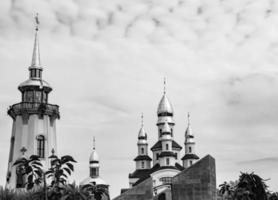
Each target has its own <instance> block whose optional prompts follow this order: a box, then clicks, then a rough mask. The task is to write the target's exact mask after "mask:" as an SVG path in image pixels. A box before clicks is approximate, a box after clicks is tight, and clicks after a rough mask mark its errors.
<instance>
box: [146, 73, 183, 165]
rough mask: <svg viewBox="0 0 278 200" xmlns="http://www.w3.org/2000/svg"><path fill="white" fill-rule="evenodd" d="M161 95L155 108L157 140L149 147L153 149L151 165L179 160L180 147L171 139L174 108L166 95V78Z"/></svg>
mask: <svg viewBox="0 0 278 200" xmlns="http://www.w3.org/2000/svg"><path fill="white" fill-rule="evenodd" d="M163 83H164V84H163V85H164V89H163V96H162V98H161V100H160V102H159V104H158V108H157V118H158V119H157V124H156V125H157V128H158V142H157V143H156V144H155V145H154V146H153V147H152V148H151V150H152V151H153V165H156V164H160V166H175V164H176V162H179V161H178V159H179V151H180V150H181V149H182V147H181V146H179V145H178V144H177V143H176V142H175V141H174V139H173V136H174V126H175V122H174V109H173V106H172V104H171V102H170V100H169V99H168V97H167V96H166V78H164V81H163Z"/></svg>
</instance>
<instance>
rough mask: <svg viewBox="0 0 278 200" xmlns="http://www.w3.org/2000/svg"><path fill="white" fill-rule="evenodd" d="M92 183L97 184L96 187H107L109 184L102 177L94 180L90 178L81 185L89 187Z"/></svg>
mask: <svg viewBox="0 0 278 200" xmlns="http://www.w3.org/2000/svg"><path fill="white" fill-rule="evenodd" d="M90 183H95V184H96V185H107V183H106V182H105V181H104V180H103V179H102V178H100V177H96V178H92V177H88V178H86V179H85V180H83V181H81V182H80V185H87V184H90Z"/></svg>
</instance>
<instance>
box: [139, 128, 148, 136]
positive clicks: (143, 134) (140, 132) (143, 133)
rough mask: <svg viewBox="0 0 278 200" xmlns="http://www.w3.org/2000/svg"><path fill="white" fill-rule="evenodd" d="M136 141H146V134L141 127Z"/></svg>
mask: <svg viewBox="0 0 278 200" xmlns="http://www.w3.org/2000/svg"><path fill="white" fill-rule="evenodd" d="M138 139H147V133H146V131H145V129H144V127H143V126H142V127H141V128H140V130H139V134H138Z"/></svg>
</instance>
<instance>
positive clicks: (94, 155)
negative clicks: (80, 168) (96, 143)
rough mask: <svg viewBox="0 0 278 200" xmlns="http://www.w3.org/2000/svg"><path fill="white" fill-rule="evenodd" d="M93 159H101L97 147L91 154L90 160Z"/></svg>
mask: <svg viewBox="0 0 278 200" xmlns="http://www.w3.org/2000/svg"><path fill="white" fill-rule="evenodd" d="M92 161H99V157H98V154H97V152H96V150H95V149H94V150H93V152H92V153H91V155H90V162H92Z"/></svg>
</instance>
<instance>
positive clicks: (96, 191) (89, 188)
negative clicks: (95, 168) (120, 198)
mask: <svg viewBox="0 0 278 200" xmlns="http://www.w3.org/2000/svg"><path fill="white" fill-rule="evenodd" d="M82 189H83V190H84V191H85V193H86V194H87V196H89V197H94V199H95V200H102V198H103V197H104V196H106V197H108V198H109V192H108V189H107V187H106V186H105V185H96V184H95V183H94V182H92V183H89V184H86V185H84V186H82Z"/></svg>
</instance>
